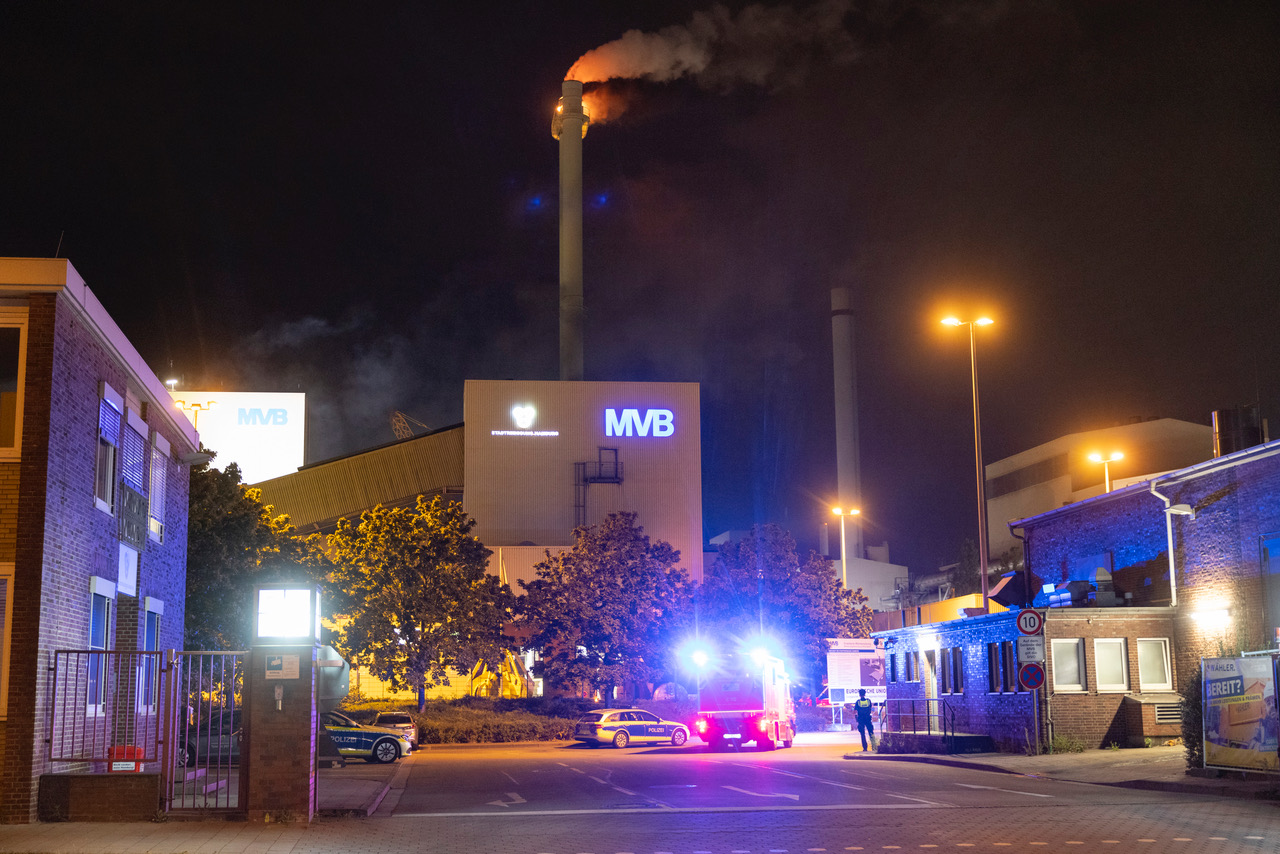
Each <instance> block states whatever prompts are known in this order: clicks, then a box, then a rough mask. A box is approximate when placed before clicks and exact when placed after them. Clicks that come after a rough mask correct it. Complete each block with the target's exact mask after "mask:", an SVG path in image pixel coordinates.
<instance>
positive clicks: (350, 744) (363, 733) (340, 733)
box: [320, 712, 413, 762]
mask: <svg viewBox="0 0 1280 854" xmlns="http://www.w3.org/2000/svg"><path fill="white" fill-rule="evenodd" d="M320 720H321V721H322V722H323V723H324V728H325V730H326V731H327V732H328V733H329V737H330V738H332V739H333V743H334V744H335V745H336V746H337V748H338V753H340V754H342V755H343V756H348V757H353V758H356V759H364V760H366V761H369V762H394V761H396V760H397V759H399V758H400V757H401V756H408V755H409V751H410V750H412V749H413V748H412V745H411V744H410V743H409V739H407V738H405V736H404V734H403V733H401V732H399V731H397V730H394V729H385V728H383V727H376V726H364V725H363V724H358V723H356V722H355V721H353V720H351V718H349V717H347V716H346V715H344V714H340V713H339V712H324V713H322V714H321V715H320Z"/></svg>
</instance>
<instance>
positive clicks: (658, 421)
mask: <svg viewBox="0 0 1280 854" xmlns="http://www.w3.org/2000/svg"><path fill="white" fill-rule="evenodd" d="M675 432H676V416H675V413H674V412H672V411H671V410H670V409H646V410H645V412H644V415H643V416H641V415H640V410H638V409H624V410H622V414H621V415H619V414H618V410H616V409H606V410H605V411H604V434H605V435H606V436H655V437H657V438H664V437H666V436H670V435H672V434H673V433H675Z"/></svg>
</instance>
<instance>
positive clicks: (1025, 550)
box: [1009, 522, 1036, 608]
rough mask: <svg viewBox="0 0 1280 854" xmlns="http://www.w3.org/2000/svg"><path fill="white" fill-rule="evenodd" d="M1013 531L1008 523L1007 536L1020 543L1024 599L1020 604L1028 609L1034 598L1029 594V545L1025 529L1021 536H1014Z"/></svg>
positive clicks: (1012, 525) (1012, 526)
mask: <svg viewBox="0 0 1280 854" xmlns="http://www.w3.org/2000/svg"><path fill="white" fill-rule="evenodd" d="M1018 527H1021V526H1018ZM1013 529H1014V524H1013V523H1012V522H1010V523H1009V536H1011V537H1013V538H1014V539H1015V540H1021V541H1022V592H1023V595H1024V596H1025V597H1026V601H1025V602H1023V603H1022V604H1023V607H1026V608H1030V607H1031V603H1032V602H1033V601H1035V598H1036V597H1035V596H1034V595H1033V594H1032V592H1031V544H1030V543H1029V542H1027V536H1026V528H1023V529H1022V530H1023V533H1021V534H1015V533H1014V531H1013Z"/></svg>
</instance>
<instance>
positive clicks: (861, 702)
mask: <svg viewBox="0 0 1280 854" xmlns="http://www.w3.org/2000/svg"><path fill="white" fill-rule="evenodd" d="M853 712H854V714H855V715H857V716H858V735H860V736H862V751H863V752H864V753H865V752H866V750H867V737H868V736H870V737H871V743H872V744H875V741H876V732H875V729H874V728H873V727H872V724H871V701H870V700H868V699H867V689H866V688H859V689H858V699H857V700H856V701H854V704H853Z"/></svg>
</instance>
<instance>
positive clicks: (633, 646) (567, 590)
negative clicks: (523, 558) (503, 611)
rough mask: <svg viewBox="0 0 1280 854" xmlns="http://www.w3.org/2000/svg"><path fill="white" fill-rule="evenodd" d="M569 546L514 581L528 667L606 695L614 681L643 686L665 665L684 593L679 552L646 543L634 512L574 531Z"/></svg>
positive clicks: (686, 590) (559, 682) (563, 683)
mask: <svg viewBox="0 0 1280 854" xmlns="http://www.w3.org/2000/svg"><path fill="white" fill-rule="evenodd" d="M573 533H574V545H573V548H572V549H570V550H568V551H565V552H561V553H560V554H557V555H552V554H551V553H550V552H547V553H546V559H545V560H543V561H542V562H540V563H539V564H537V566H535V567H534V569H535V571H536V572H537V573H538V578H537V579H535V580H534V581H530V582H523V581H522V582H521V586H522V587H523V588H524V590H525V595H524V598H523V600H522V608H521V616H522V619H523V621H524V622H525V623H526V624H527V626H528V628H529V631H530V633H531V637H530V639H529V643H530V645H531V646H534V647H536V648H539V649H541V651H542V660H541V661H539V662H538V664H537V665H535V672H536V673H537V674H538V675H539V676H541V677H543V678H544V679H546V680H547V681H548V682H550V683H551V684H553V685H559V686H566V687H567V686H587V687H589V688H591V689H594V690H598V691H600V692H601V693H602V694H603V695H604V696H606V697H608V696H609V694H610V692H611V690H612V689H613V687H614V686H615V685H624V686H625V685H637V684H639V685H647V684H648V683H650V682H653V681H655V680H656V679H657V678H658V677H660V676H661V675H662V674H663V672H664V671H665V670H666V665H667V664H668V662H669V661H670V658H671V655H672V653H671V650H672V647H673V645H674V642H673V636H674V633H677V632H678V631H679V627H680V626H681V625H682V620H683V615H684V614H685V613H686V606H685V603H687V602H688V598H689V587H688V577H687V575H686V573H685V571H684V570H683V569H681V568H680V567H679V566H678V565H677V564H678V562H679V560H680V553H679V552H678V551H676V550H675V549H673V548H671V545H670V544H669V543H666V542H663V541H661V540H658V541H654V542H651V541H650V540H649V537H648V536H647V535H646V534H645V533H644V528H643V527H641V526H639V525H637V524H636V514H635V513H627V512H624V513H611V514H609V516H608V517H607V518H606V519H605V520H604V522H603V523H601V524H600V525H595V526H586V527H581V528H577V529H575V530H574V532H573Z"/></svg>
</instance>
